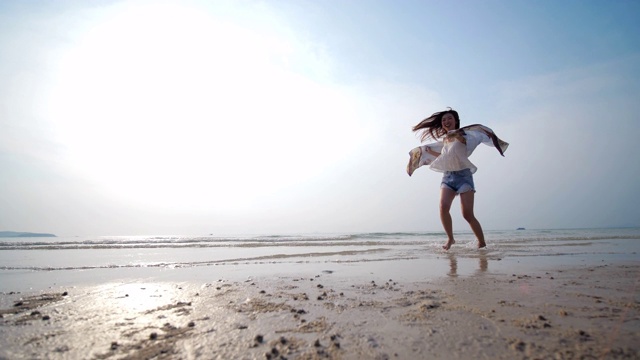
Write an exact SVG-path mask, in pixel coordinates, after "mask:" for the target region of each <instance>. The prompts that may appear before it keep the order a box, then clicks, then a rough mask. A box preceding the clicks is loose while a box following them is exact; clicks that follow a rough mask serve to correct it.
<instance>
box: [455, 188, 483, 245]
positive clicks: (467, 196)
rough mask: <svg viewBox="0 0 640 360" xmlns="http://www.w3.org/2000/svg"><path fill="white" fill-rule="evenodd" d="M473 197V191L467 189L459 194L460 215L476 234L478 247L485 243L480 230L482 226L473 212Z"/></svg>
mask: <svg viewBox="0 0 640 360" xmlns="http://www.w3.org/2000/svg"><path fill="white" fill-rule="evenodd" d="M474 198H475V192H474V191H467V192H465V193H462V194H460V206H461V207H462V216H463V217H464V219H465V220H467V222H468V223H469V225H470V226H471V230H473V233H474V234H475V235H476V238H477V239H478V249H480V248H483V247H486V246H487V244H486V243H485V242H484V233H483V232H482V226H481V225H480V222H479V221H478V219H476V217H475V215H474V214H473V200H474Z"/></svg>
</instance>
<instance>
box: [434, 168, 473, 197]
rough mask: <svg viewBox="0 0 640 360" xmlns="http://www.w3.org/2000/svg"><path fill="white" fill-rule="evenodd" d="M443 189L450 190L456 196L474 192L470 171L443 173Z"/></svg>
mask: <svg viewBox="0 0 640 360" xmlns="http://www.w3.org/2000/svg"><path fill="white" fill-rule="evenodd" d="M440 187H441V188H443V189H451V190H453V191H455V192H456V193H457V194H462V193H465V192H467V191H476V189H475V186H474V185H473V174H472V173H471V170H470V169H464V170H460V171H445V172H444V175H443V176H442V184H441V185H440Z"/></svg>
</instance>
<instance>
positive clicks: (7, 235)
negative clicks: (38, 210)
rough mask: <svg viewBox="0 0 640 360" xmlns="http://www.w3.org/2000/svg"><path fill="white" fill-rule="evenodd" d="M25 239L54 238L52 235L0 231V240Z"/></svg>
mask: <svg viewBox="0 0 640 360" xmlns="http://www.w3.org/2000/svg"><path fill="white" fill-rule="evenodd" d="M16 237H17V238H23V237H24V238H26V237H56V236H55V235H54V234H46V233H32V232H17V231H0V238H16Z"/></svg>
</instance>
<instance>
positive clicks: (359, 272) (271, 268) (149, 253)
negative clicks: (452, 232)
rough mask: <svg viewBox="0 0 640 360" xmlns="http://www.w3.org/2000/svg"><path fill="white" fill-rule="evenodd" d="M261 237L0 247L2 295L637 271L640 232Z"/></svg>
mask: <svg viewBox="0 0 640 360" xmlns="http://www.w3.org/2000/svg"><path fill="white" fill-rule="evenodd" d="M485 237H486V239H487V244H488V247H487V249H483V250H478V249H477V248H476V243H475V238H474V236H473V234H472V233H471V232H461V233H457V234H456V244H455V245H454V246H453V247H452V249H451V250H449V251H444V250H442V248H441V245H442V244H443V243H444V242H445V240H446V236H445V235H444V233H442V232H433V233H364V234H305V235H268V236H264V235H262V236H253V235H252V236H238V237H216V236H118V237H113V236H111V237H108V236H107V237H73V238H65V237H60V238H58V237H56V238H4V239H0V279H1V281H0V292H8V291H28V290H39V289H44V288H47V287H65V286H76V285H92V284H100V283H104V282H113V281H125V282H127V281H138V280H144V281H196V282H200V281H202V282H207V281H215V280H217V279H246V278H250V277H257V276H313V275H314V274H324V275H325V276H328V275H330V276H335V277H345V278H353V277H362V278H371V279H372V280H388V279H393V280H399V281H428V280H431V279H435V278H439V277H444V276H476V275H482V274H484V273H511V272H526V271H531V270H542V269H544V268H558V267H563V266H576V265H578V266H579V265H581V264H584V265H593V264H598V263H622V262H638V261H640V257H639V256H638V253H639V252H640V228H623V229H560V230H506V231H486V232H485Z"/></svg>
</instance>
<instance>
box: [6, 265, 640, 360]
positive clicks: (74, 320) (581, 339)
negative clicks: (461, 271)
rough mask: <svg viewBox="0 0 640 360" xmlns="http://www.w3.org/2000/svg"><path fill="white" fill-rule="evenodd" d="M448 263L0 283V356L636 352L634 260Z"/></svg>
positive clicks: (582, 355)
mask: <svg viewBox="0 0 640 360" xmlns="http://www.w3.org/2000/svg"><path fill="white" fill-rule="evenodd" d="M481 260H482V259H481ZM381 264H382V265H381ZM387 264H388V263H380V264H377V265H376V264H372V266H387ZM451 265H452V266H451V272H450V274H449V275H450V276H446V277H440V278H437V279H432V280H426V281H410V282H403V281H402V280H401V279H394V278H388V279H385V280H380V279H371V280H369V279H367V278H366V276H360V277H355V278H351V277H349V276H345V275H344V274H342V275H339V274H337V273H333V272H332V271H330V270H326V271H318V272H314V273H309V274H306V273H304V269H303V266H301V271H302V272H303V273H302V274H300V275H295V276H294V275H290V273H289V275H283V276H261V275H260V273H259V271H258V272H257V273H255V274H253V275H252V276H251V277H248V278H245V279H242V280H238V279H234V280H230V279H213V280H212V281H211V282H206V283H202V282H136V281H134V282H126V283H122V282H120V283H118V282H114V283H108V284H102V285H95V286H84V287H83V286H79V287H69V288H67V289H56V290H51V289H49V291H42V292H32V293H25V292H21V293H15V292H9V293H3V294H2V295H1V300H0V308H1V310H0V314H1V316H2V318H0V324H1V326H0V358H2V359H193V358H202V359H325V358H327V359H396V358H397V359H638V358H640V295H639V291H638V285H639V283H638V282H639V277H638V274H640V271H639V270H640V265H639V264H638V263H637V262H630V263H626V264H607V263H603V264H599V265H592V264H589V265H582V266H581V265H576V264H574V265H571V266H566V267H562V268H559V267H555V268H554V269H551V268H549V269H544V270H537V271H533V272H530V271H527V272H522V271H516V270H513V271H509V272H504V271H502V272H493V273H491V272H484V271H483V262H482V261H480V268H479V270H478V272H477V273H476V274H471V275H468V276H456V275H457V274H455V266H454V263H453V262H452V264H451ZM484 267H485V268H486V263H485V266H484Z"/></svg>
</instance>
